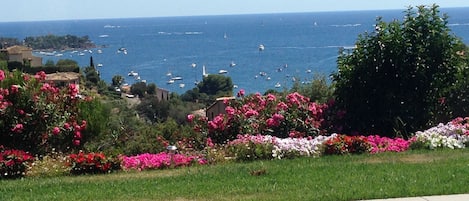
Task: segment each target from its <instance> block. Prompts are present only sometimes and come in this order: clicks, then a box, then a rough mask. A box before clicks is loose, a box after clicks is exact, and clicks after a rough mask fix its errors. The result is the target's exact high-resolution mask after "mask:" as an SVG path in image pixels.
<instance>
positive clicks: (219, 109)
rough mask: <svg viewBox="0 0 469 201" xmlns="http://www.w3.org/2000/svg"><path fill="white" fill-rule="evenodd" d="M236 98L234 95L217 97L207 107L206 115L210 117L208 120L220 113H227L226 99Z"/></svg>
mask: <svg viewBox="0 0 469 201" xmlns="http://www.w3.org/2000/svg"><path fill="white" fill-rule="evenodd" d="M234 99H235V97H234V96H231V97H221V98H217V99H216V101H215V102H214V103H213V104H212V105H210V106H208V107H207V109H206V110H205V115H206V117H207V118H208V120H209V121H211V120H213V118H215V117H216V116H218V115H219V114H226V110H225V108H226V104H225V101H227V100H228V101H231V100H234Z"/></svg>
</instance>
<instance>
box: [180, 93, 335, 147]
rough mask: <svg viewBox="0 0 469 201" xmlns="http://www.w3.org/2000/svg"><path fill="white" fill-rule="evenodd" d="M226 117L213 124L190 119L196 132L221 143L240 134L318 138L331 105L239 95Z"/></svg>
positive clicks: (293, 98)
mask: <svg viewBox="0 0 469 201" xmlns="http://www.w3.org/2000/svg"><path fill="white" fill-rule="evenodd" d="M224 103H225V105H226V107H225V114H219V115H218V116H216V117H214V118H213V119H212V120H211V121H208V120H206V119H205V121H203V120H201V119H197V118H195V117H194V116H193V115H189V116H188V121H190V122H192V123H193V125H194V130H196V131H199V132H201V133H206V134H207V136H208V137H211V138H212V139H213V140H214V141H215V142H217V143H223V142H224V141H225V140H226V139H223V138H227V139H234V138H235V137H236V136H237V135H238V134H245V133H247V134H255V133H259V134H262V135H273V136H277V137H288V136H289V135H291V136H295V137H304V136H317V135H320V134H322V133H324V131H322V130H320V127H321V125H322V123H323V122H324V117H323V116H324V110H325V109H326V108H327V104H318V103H315V102H311V101H310V99H309V98H308V97H305V96H302V95H301V94H299V93H296V92H295V93H291V94H288V95H286V96H277V95H274V94H267V95H264V96H263V95H261V94H260V93H256V94H252V95H248V96H245V95H244V93H243V91H241V90H240V92H239V93H238V99H234V100H231V99H230V100H226V101H224Z"/></svg>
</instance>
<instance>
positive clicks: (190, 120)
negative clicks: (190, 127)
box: [187, 114, 194, 122]
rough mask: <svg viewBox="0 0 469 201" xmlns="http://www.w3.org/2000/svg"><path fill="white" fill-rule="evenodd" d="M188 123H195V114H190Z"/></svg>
mask: <svg viewBox="0 0 469 201" xmlns="http://www.w3.org/2000/svg"><path fill="white" fill-rule="evenodd" d="M187 121H188V122H192V121H194V115H193V114H188V115H187Z"/></svg>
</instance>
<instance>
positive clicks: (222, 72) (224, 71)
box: [218, 69, 228, 74]
mask: <svg viewBox="0 0 469 201" xmlns="http://www.w3.org/2000/svg"><path fill="white" fill-rule="evenodd" d="M226 73H228V71H227V70H223V69H222V70H219V71H218V74H226Z"/></svg>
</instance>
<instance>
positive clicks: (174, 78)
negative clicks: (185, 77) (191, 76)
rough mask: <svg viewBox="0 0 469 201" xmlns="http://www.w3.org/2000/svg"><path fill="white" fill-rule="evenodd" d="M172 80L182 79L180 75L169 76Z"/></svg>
mask: <svg viewBox="0 0 469 201" xmlns="http://www.w3.org/2000/svg"><path fill="white" fill-rule="evenodd" d="M171 79H172V80H182V77H181V76H175V77H173V78H171Z"/></svg>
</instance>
